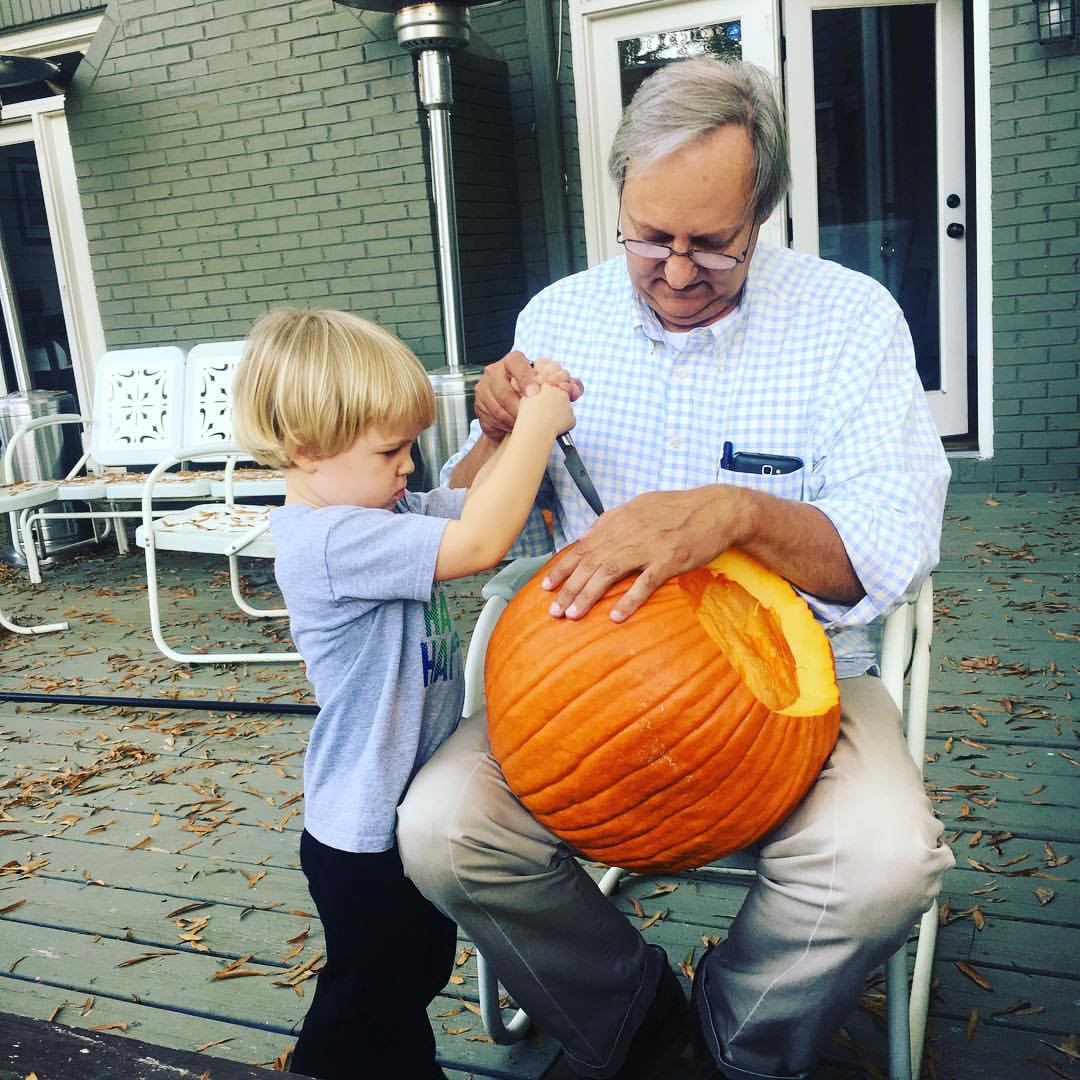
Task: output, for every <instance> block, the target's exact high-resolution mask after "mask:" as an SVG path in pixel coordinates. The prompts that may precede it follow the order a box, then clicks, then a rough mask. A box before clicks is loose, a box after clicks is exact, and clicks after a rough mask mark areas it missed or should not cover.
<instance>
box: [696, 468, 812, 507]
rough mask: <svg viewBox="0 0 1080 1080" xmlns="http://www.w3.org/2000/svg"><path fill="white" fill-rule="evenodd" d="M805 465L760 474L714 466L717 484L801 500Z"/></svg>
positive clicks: (803, 492) (804, 479)
mask: <svg viewBox="0 0 1080 1080" xmlns="http://www.w3.org/2000/svg"><path fill="white" fill-rule="evenodd" d="M805 481H806V466H803V467H802V468H801V469H796V470H795V471H794V472H789V473H782V474H780V473H773V474H772V475H762V474H760V473H745V472H735V471H734V470H733V469H722V468H721V467H720V466H719V465H717V467H716V482H717V483H718V484H730V485H732V486H733V487H742V488H750V489H751V490H753V491H764V492H765V493H766V494H768V495H776V496H777V497H778V498H781V499H794V500H795V501H797V502H802V501H803V498H804V494H805V491H804V489H805Z"/></svg>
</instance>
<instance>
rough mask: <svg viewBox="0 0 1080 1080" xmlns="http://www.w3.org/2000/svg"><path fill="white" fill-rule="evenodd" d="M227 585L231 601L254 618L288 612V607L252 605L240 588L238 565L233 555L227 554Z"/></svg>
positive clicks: (274, 616) (266, 617)
mask: <svg viewBox="0 0 1080 1080" xmlns="http://www.w3.org/2000/svg"><path fill="white" fill-rule="evenodd" d="M229 587H230V588H231V589H232V595H233V602H234V603H235V604H236V606H237V607H238V608H239V609H240V610H241V611H243V612H244V613H245V614H247V615H251V616H253V617H255V618H256V619H280V618H284V617H285V616H286V615H288V614H289V609H288V608H257V607H252V606H251V604H249V603H248V602H247V601H246V600H245V599H244V595H243V592H242V591H241V589H240V567H239V564H238V561H237V558H236V556H235V555H230V556H229Z"/></svg>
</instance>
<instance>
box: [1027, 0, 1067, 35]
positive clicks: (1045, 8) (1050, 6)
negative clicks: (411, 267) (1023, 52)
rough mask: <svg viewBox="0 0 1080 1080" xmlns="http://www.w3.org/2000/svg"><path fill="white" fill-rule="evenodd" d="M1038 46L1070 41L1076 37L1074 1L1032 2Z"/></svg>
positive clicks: (1047, 0) (1051, 0) (1048, 0)
mask: <svg viewBox="0 0 1080 1080" xmlns="http://www.w3.org/2000/svg"><path fill="white" fill-rule="evenodd" d="M1033 2H1034V4H1035V25H1036V27H1037V29H1038V32H1039V44H1040V45H1055V44H1057V43H1058V42H1061V41H1072V39H1073V38H1074V37H1075V36H1076V7H1075V4H1076V0H1033Z"/></svg>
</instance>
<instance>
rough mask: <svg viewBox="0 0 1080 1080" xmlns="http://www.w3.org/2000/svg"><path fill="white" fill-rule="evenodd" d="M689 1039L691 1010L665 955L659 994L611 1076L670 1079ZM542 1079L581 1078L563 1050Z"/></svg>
mask: <svg viewBox="0 0 1080 1080" xmlns="http://www.w3.org/2000/svg"><path fill="white" fill-rule="evenodd" d="M649 948H650V949H657V950H659V949H660V946H659V945H650V946H649ZM689 1040H690V1011H689V1009H688V1007H687V1004H686V996H685V995H684V994H683V992H682V987H681V986H680V985H679V980H678V979H677V978H676V976H675V972H673V971H672V970H671V966H670V965H669V964H668V963H667V960H666V959H665V961H664V972H663V974H662V975H661V976H660V985H659V986H658V987H657V988H656V996H655V997H654V998H653V1001H652V1004H651V1005H650V1006H649V1011H648V1012H647V1013H646V1014H645V1019H644V1020H642V1021H641V1026H640V1027H639V1028H638V1029H637V1032H636V1033H635V1034H634V1037H633V1039H631V1040H630V1049H629V1051H627V1054H626V1060H625V1061H624V1062H623V1065H622V1068H621V1069H619V1071H618V1072H617V1073H615V1074H614V1075H613V1076H612V1077H611V1080H668V1077H669V1076H670V1075H671V1074H672V1072H673V1071H674V1069H675V1066H676V1063H677V1062H678V1060H679V1058H680V1056H681V1055H682V1052H683V1051H684V1050H685V1049H686V1044H687V1043H688V1042H689ZM543 1080H580V1074H579V1073H576V1072H574V1070H573V1069H571V1068H570V1064H569V1062H568V1061H567V1060H566V1056H565V1055H564V1054H563V1053H562V1051H560V1052H559V1055H558V1057H556V1058H555V1060H554V1061H553V1062H552V1064H551V1067H550V1068H549V1069H548V1071H547V1072H545V1073H544V1074H543Z"/></svg>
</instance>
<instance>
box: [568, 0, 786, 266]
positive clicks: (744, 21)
mask: <svg viewBox="0 0 1080 1080" xmlns="http://www.w3.org/2000/svg"><path fill="white" fill-rule="evenodd" d="M570 18H571V24H570V26H571V41H572V44H573V54H574V90H575V93H576V96H577V119H578V142H579V146H580V155H581V187H582V196H583V201H584V204H585V236H586V245H587V252H588V259H589V264H590V265H592V264H594V263H597V262H601V261H603V260H604V259H608V258H611V257H612V256H613V255H616V254H618V253H619V252H620V250H621V249H620V248H619V247H618V245H617V244H616V243H615V230H616V227H617V224H618V213H619V204H618V196H617V193H616V191H615V185H614V183H613V182H612V181H611V180H610V179H609V178H608V171H607V157H608V151H609V150H610V149H611V140H612V138H613V137H614V135H615V129H616V127H617V126H618V123H619V117H620V116H621V115H622V110H623V106H624V104H625V103H626V101H628V100H629V99H630V97H631V95H632V94H633V91H634V90H635V89H637V86H638V84H639V83H640V82H641V80H642V79H643V78H644V77H645V76H646V75H648V74H649V73H650V72H652V71H654V70H655V69H656V68H657V67H660V66H662V65H663V64H664V63H667V62H670V61H671V60H678V59H682V58H683V57H686V56H697V55H700V54H702V53H705V52H712V53H716V54H718V55H721V56H730V57H735V58H739V57H741V58H742V59H743V60H750V61H753V62H754V63H755V64H758V65H760V66H761V67H763V68H765V69H766V70H767V71H769V72H770V73H772V74H773V75H774V76H776V77H777V79H778V78H779V51H778V42H779V34H778V28H777V19H776V11H775V0H676V2H667V3H664V2H662V0H661V2H656V0H653V2H645V3H633V2H631V3H625V2H624V3H619V2H618V0H570ZM762 236H763V237H764V239H766V240H767V241H769V242H770V243H773V244H781V245H782V244H784V243H786V237H785V235H784V228H783V210H782V207H781V208H780V209H778V210H777V211H776V213H774V214H773V217H772V218H770V219H769V221H768V222H767V223H766V224H765V225H764V226H763V227H762Z"/></svg>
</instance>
